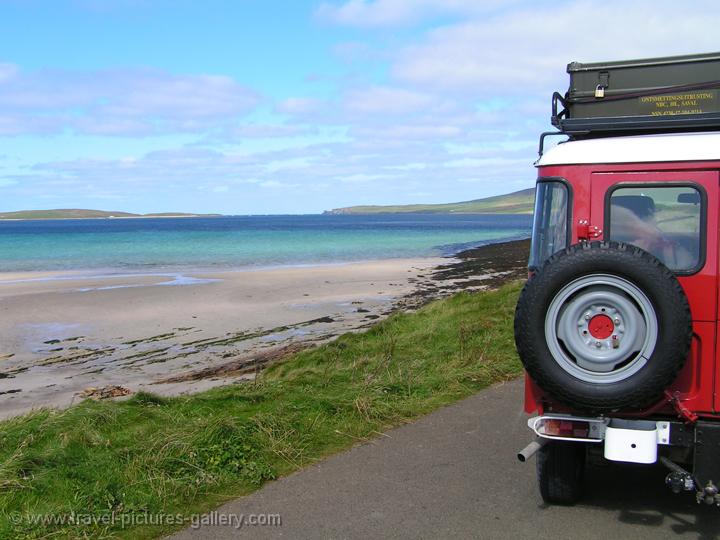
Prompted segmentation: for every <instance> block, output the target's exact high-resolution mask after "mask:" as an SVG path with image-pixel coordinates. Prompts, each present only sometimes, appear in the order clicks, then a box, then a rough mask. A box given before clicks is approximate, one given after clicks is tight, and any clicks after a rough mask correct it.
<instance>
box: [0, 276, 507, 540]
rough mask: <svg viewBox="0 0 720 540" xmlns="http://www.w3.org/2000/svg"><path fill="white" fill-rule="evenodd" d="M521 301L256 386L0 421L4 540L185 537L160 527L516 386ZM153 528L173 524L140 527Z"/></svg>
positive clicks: (408, 319)
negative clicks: (442, 410)
mask: <svg viewBox="0 0 720 540" xmlns="http://www.w3.org/2000/svg"><path fill="white" fill-rule="evenodd" d="M519 288H520V286H519V285H518V284H510V285H506V286H504V287H502V288H501V289H499V290H497V291H492V292H485V293H459V294H457V295H455V296H453V297H451V298H447V299H443V300H439V301H435V302H433V303H431V304H428V305H427V306H425V307H423V308H422V309H420V310H418V311H417V312H415V313H398V314H395V315H393V316H391V317H390V318H389V319H387V320H385V321H383V322H380V323H378V324H377V325H375V326H373V327H372V328H371V329H369V330H367V331H366V332H363V333H357V334H346V335H344V336H341V337H340V338H338V339H337V340H336V341H334V342H332V343H330V344H327V345H324V346H321V347H318V348H315V349H311V350H308V351H304V352H301V353H298V354H297V355H295V356H294V357H293V358H291V359H290V360H289V361H287V362H284V363H282V364H278V365H276V366H274V367H270V368H269V369H267V370H266V371H265V372H264V373H263V374H262V376H261V378H260V379H259V380H258V381H256V382H254V383H247V384H238V385H233V386H228V387H223V388H218V389H214V390H210V391H207V392H203V393H199V394H194V395H191V396H185V397H177V398H160V397H157V396H154V395H151V394H137V395H135V396H134V397H133V398H132V399H130V400H128V401H122V402H83V403H81V404H79V405H77V406H74V407H72V408H70V409H67V410H64V411H50V410H43V411H39V412H35V413H33V414H30V415H27V416H23V417H20V418H17V419H13V420H10V421H5V422H2V423H0V538H46V537H52V538H58V537H60V538H62V537H71V538H84V537H88V538H90V537H92V538H116V537H124V538H130V537H132V538H152V537H156V536H158V535H160V534H162V533H167V532H169V531H172V530H175V529H178V528H180V527H182V525H181V524H178V523H168V521H173V520H174V519H175V517H177V516H180V517H181V518H182V519H187V520H189V519H190V517H191V516H193V515H196V514H197V513H200V512H203V511H207V510H210V509H212V508H213V507H215V506H217V505H218V504H220V503H221V502H222V501H225V500H227V499H230V498H232V497H236V496H239V495H243V494H246V493H249V492H251V491H253V490H255V489H257V488H258V487H259V486H261V485H262V484H263V483H264V482H265V481H267V480H270V479H272V478H276V477H278V476H281V475H285V474H288V473H290V472H292V471H294V470H296V469H298V468H300V467H302V466H304V465H307V464H309V463H312V462H314V461H316V460H318V459H320V458H322V457H324V456H327V455H329V454H332V453H334V452H337V451H339V450H343V449H346V448H348V447H350V446H352V445H353V444H355V443H357V442H358V441H362V440H366V439H368V438H371V437H373V436H375V435H377V434H378V433H379V432H381V431H383V430H386V429H387V428H389V427H391V426H395V425H398V424H401V423H403V422H406V421H408V420H410V419H413V418H416V417H417V416H419V415H422V414H424V413H427V412H429V411H432V410H433V409H436V408H437V407H440V406H441V405H445V404H447V403H451V402H453V401H456V400H458V399H460V398H463V397H465V396H468V395H470V394H472V393H473V392H476V391H477V390H479V389H481V388H484V387H486V386H488V385H490V384H492V383H495V382H498V381H503V380H508V379H510V378H513V377H515V376H517V375H518V374H519V373H520V372H521V366H520V363H519V361H518V359H517V357H516V354H515V348H514V342H513V337H512V317H513V311H514V307H515V302H516V300H517V295H518V292H519ZM518 406H519V405H518ZM158 515H164V516H174V517H172V518H163V520H164V521H165V522H164V523H161V524H142V523H137V522H138V521H143V520H142V516H148V518H147V519H146V520H148V521H157V520H158V519H159V518H153V517H152V516H158ZM111 516H115V519H114V522H113V519H112V517H111ZM130 519H132V520H134V521H135V522H136V523H135V524H130V523H125V524H123V523H122V520H126V521H129V520H130ZM71 520H74V521H75V523H71V522H70V521H71ZM63 521H65V522H64V523H63ZM187 524H188V525H189V522H187Z"/></svg>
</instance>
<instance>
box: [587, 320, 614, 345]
mask: <svg viewBox="0 0 720 540" xmlns="http://www.w3.org/2000/svg"><path fill="white" fill-rule="evenodd" d="M588 330H589V331H590V335H591V336H592V337H594V338H595V339H607V338H609V337H610V336H611V335H612V333H613V332H614V331H615V325H614V324H613V322H612V319H611V318H610V317H608V316H607V315H595V316H594V317H593V318H592V319H590V322H589V323H588Z"/></svg>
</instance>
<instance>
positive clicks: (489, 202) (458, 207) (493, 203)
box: [323, 188, 535, 214]
mask: <svg viewBox="0 0 720 540" xmlns="http://www.w3.org/2000/svg"><path fill="white" fill-rule="evenodd" d="M534 201H535V188H529V189H523V190H520V191H515V192H514V193H508V194H507V195H497V196H495V197H486V198H484V199H475V200H472V201H464V202H456V203H447V204H405V205H397V206H348V207H346V208H335V209H333V210H326V211H325V212H323V213H324V214H398V213H403V214H404V213H414V214H532V212H533V204H534Z"/></svg>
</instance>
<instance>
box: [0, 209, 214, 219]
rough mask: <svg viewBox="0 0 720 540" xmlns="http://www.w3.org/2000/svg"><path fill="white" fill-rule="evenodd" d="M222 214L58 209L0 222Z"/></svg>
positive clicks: (6, 216)
mask: <svg viewBox="0 0 720 540" xmlns="http://www.w3.org/2000/svg"><path fill="white" fill-rule="evenodd" d="M220 215H221V214H188V213H185V212H160V213H156V214H133V213H130V212H112V211H106V210H84V209H80V208H57V209H53V210H20V211H18V212H0V220H16V219H23V220H24V219H131V218H180V217H182V218H191V217H217V216H220Z"/></svg>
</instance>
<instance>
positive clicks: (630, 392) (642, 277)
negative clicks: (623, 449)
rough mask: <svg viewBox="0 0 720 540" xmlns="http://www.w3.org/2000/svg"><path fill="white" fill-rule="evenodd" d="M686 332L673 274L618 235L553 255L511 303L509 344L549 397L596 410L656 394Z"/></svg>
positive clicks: (686, 309)
mask: <svg viewBox="0 0 720 540" xmlns="http://www.w3.org/2000/svg"><path fill="white" fill-rule="evenodd" d="M691 337H692V319H691V316H690V306H689V304H688V301H687V297H686V296H685V292H684V291H683V289H682V286H681V285H680V283H679V282H678V280H677V279H676V277H675V275H674V274H673V273H672V272H671V271H670V270H668V268H667V267H665V266H664V265H663V264H662V263H661V262H660V261H659V260H658V259H656V258H655V257H653V256H652V255H651V254H649V253H647V252H646V251H643V250H642V249H640V248H638V247H635V246H631V245H628V244H623V243H618V242H591V243H582V244H576V245H574V246H571V247H569V248H567V249H565V250H564V251H561V252H559V253H557V254H555V255H553V256H552V257H550V258H549V259H548V260H547V261H546V262H545V264H543V266H542V267H541V268H540V270H539V271H538V272H537V273H535V274H534V275H532V276H531V277H530V279H529V280H528V281H527V283H526V284H525V287H524V288H523V290H522V293H521V294H520V299H519V301H518V305H517V308H516V311H515V343H516V346H517V350H518V354H519V355H520V359H521V360H522V362H523V364H524V366H525V369H526V370H527V372H528V374H529V375H530V377H531V378H532V379H533V380H534V381H535V382H536V383H537V384H538V385H539V386H540V388H542V389H543V390H544V391H546V392H547V393H548V394H550V395H551V396H553V397H554V398H555V399H557V400H559V401H561V402H563V403H565V404H567V405H569V406H571V407H574V408H579V409H582V410H587V411H593V412H604V411H612V410H618V409H626V408H632V409H636V408H642V407H644V406H647V405H650V404H651V403H653V402H655V401H656V400H658V399H659V398H660V397H661V396H662V393H663V390H664V389H665V388H666V387H667V386H668V385H669V384H670V383H672V382H673V380H674V379H675V377H676V376H677V374H678V371H679V370H680V369H681V368H682V366H683V364H684V363H685V359H686V358H687V355H688V351H689V349H690V340H691Z"/></svg>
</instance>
